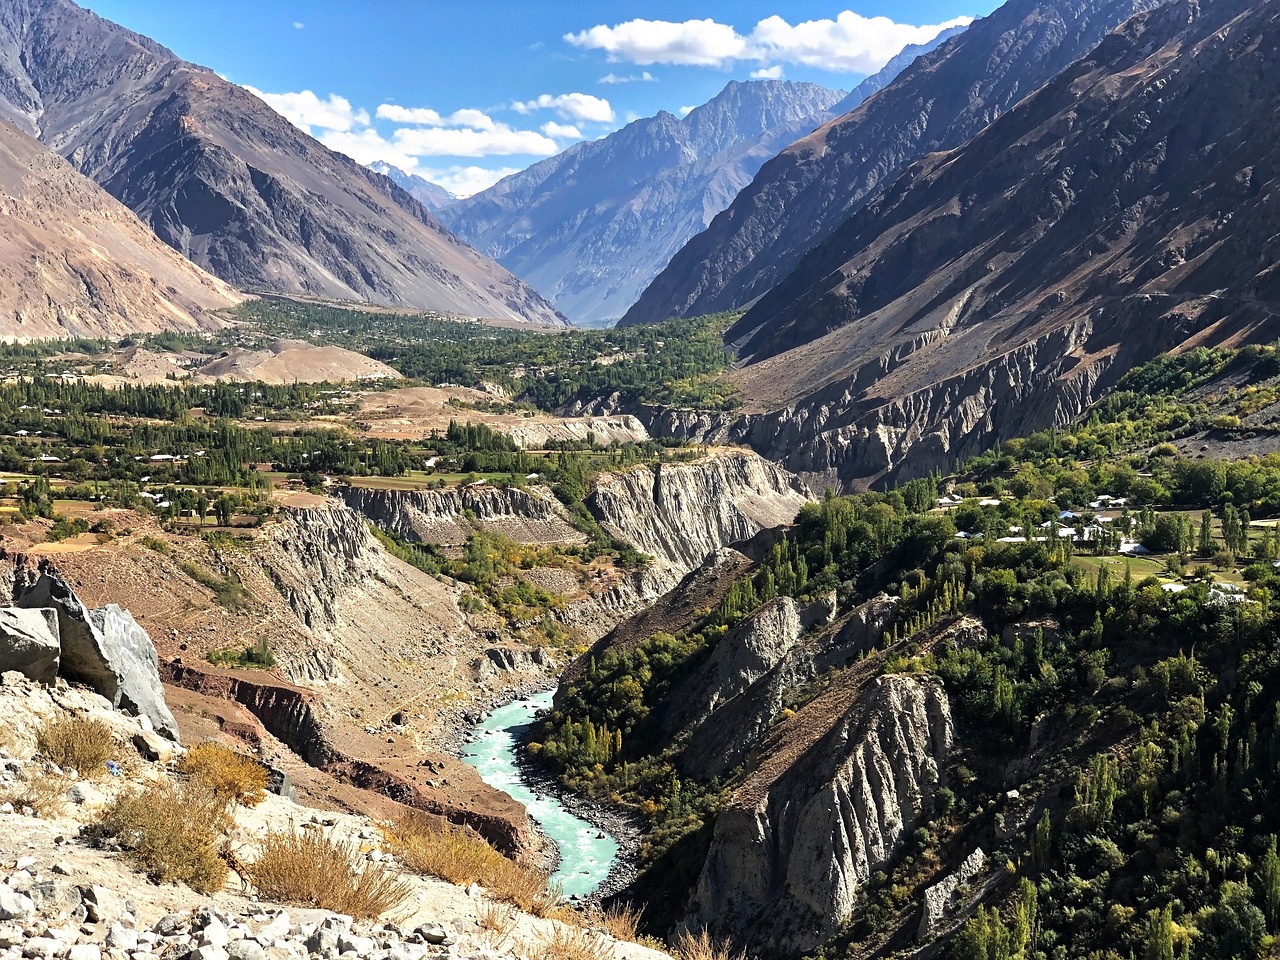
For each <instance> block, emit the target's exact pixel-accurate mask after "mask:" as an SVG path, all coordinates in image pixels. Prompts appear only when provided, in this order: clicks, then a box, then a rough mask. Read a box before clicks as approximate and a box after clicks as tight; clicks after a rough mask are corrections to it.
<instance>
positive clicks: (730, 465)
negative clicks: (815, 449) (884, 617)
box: [587, 451, 809, 595]
mask: <svg viewBox="0 0 1280 960" xmlns="http://www.w3.org/2000/svg"><path fill="white" fill-rule="evenodd" d="M808 502H809V495H808V489H807V488H806V487H805V486H804V485H803V484H802V483H800V482H799V481H798V480H797V479H796V478H795V477H794V476H792V475H791V474H789V473H788V472H787V471H786V470H783V469H780V468H779V467H777V466H776V465H775V464H772V463H769V462H768V461H767V460H764V459H762V458H761V457H758V456H756V455H755V454H752V453H747V452H737V451H735V452H731V453H719V454H713V455H711V456H709V457H707V458H706V459H704V460H700V461H695V462H691V463H664V464H661V465H659V466H658V467H657V468H656V469H651V468H649V467H636V468H634V469H631V470H625V471H623V472H621V473H617V474H602V475H601V476H600V478H599V480H598V482H597V485H596V489H595V490H594V491H593V492H592V493H591V495H590V496H589V497H588V498H587V507H588V508H589V509H590V510H591V512H592V514H593V515H594V516H595V517H596V519H597V520H599V521H600V523H601V525H602V526H604V528H605V529H606V530H608V531H609V532H610V533H611V534H613V535H614V536H615V537H617V538H618V539H620V540H623V541H625V542H626V543H629V544H631V545H632V546H634V547H635V548H636V549H637V550H639V551H640V552H642V553H646V554H648V555H649V556H651V557H653V558H655V560H656V563H654V564H652V565H651V566H650V568H649V569H648V570H647V571H646V576H647V578H648V579H649V581H650V584H651V586H652V588H653V590H654V591H656V592H655V594H654V595H657V594H660V593H664V592H666V590H669V589H671V588H672V587H673V586H675V585H676V584H677V583H679V582H680V580H681V579H682V578H683V577H684V576H685V575H686V574H688V573H690V572H692V571H693V570H695V569H697V568H698V567H699V566H701V565H702V562H703V561H704V560H705V559H706V558H707V557H708V556H710V555H711V554H712V553H714V552H715V551H716V550H718V549H720V548H721V547H727V546H732V545H734V544H737V543H743V542H745V541H747V540H750V539H751V538H752V537H754V536H755V535H756V534H758V533H759V532H760V531H761V530H765V529H769V528H771V527H779V526H784V525H786V524H789V523H791V522H792V521H793V520H794V519H795V516H796V514H797V513H798V512H799V511H800V508H801V507H803V506H804V505H805V504H806V503H808Z"/></svg>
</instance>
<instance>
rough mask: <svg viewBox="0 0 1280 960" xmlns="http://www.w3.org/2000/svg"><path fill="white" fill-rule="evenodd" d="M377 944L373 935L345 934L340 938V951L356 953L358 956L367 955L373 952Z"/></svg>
mask: <svg viewBox="0 0 1280 960" xmlns="http://www.w3.org/2000/svg"><path fill="white" fill-rule="evenodd" d="M376 947H377V944H376V943H374V940H373V938H372V937H358V936H355V935H354V934H350V933H348V934H344V935H343V936H341V937H339V938H338V952H339V953H340V954H341V953H354V954H355V955H356V956H358V957H366V956H368V955H369V954H371V953H373V951H374V949H375V948H376Z"/></svg>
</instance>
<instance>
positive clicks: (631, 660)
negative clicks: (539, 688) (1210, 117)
mask: <svg viewBox="0 0 1280 960" xmlns="http://www.w3.org/2000/svg"><path fill="white" fill-rule="evenodd" d="M1220 25H1221V24H1220V23H1219V26H1220ZM1208 29H1212V28H1211V27H1209V28H1208ZM1230 32H1232V33H1236V34H1237V35H1243V34H1244V33H1245V31H1237V30H1234V29H1233V30H1231V31H1230ZM1278 355H1280V354H1278V348H1277V347H1276V346H1275V345H1270V346H1257V345H1250V346H1248V347H1245V348H1242V349H1239V350H1227V349H1219V350H1194V351H1190V352H1189V353H1187V354H1184V355H1180V356H1170V357H1163V358H1161V359H1160V360H1158V361H1154V362H1152V363H1150V364H1148V365H1145V366H1144V367H1142V368H1139V369H1138V370H1137V371H1135V372H1134V373H1132V374H1130V375H1129V376H1128V377H1127V378H1126V380H1125V381H1124V382H1123V383H1122V385H1121V389H1120V390H1118V391H1117V392H1115V393H1113V394H1112V395H1111V396H1109V397H1108V398H1107V400H1106V401H1104V402H1103V403H1101V404H1099V405H1098V406H1097V407H1096V408H1095V409H1094V410H1093V411H1092V416H1091V417H1090V419H1089V421H1088V422H1087V423H1082V424H1080V425H1078V426H1076V427H1074V428H1065V429H1064V428H1059V429H1054V430H1045V431H1042V432H1040V433H1036V434H1033V435H1030V436H1027V437H1020V438H1017V439H1015V440H1012V441H1010V442H1009V443H1008V444H1007V445H1005V446H1004V447H1003V448H1002V449H998V450H992V451H990V452H988V453H987V454H985V455H983V456H982V457H979V458H975V459H974V460H972V461H970V462H968V463H967V464H965V466H964V467H963V468H962V469H961V470H959V471H957V472H956V473H954V474H951V475H949V476H946V477H930V478H927V479H918V480H912V481H908V482H906V483H904V484H902V485H900V486H897V487H894V488H892V489H890V490H888V491H885V492H883V493H881V492H872V493H866V494H858V495H854V496H849V497H831V498H827V499H824V500H823V501H822V502H820V503H816V504H810V505H807V506H805V507H804V508H802V510H801V511H800V514H799V516H798V517H797V520H796V522H795V524H794V525H793V526H792V527H791V528H790V529H788V530H786V531H785V532H784V535H783V536H782V537H781V538H780V539H779V540H777V541H775V543H774V544H773V546H772V548H771V549H768V550H766V551H765V552H764V554H763V556H762V557H761V558H760V559H759V560H758V562H756V563H755V564H753V565H748V564H745V558H740V560H742V561H743V562H740V563H739V564H738V565H737V566H736V567H731V566H729V565H725V566H722V567H720V568H719V571H720V572H719V574H718V576H716V577H715V578H714V579H712V578H703V579H702V580H701V581H694V580H692V579H690V580H689V581H686V582H684V583H682V584H681V585H679V586H678V587H676V588H675V589H674V590H673V591H671V593H669V594H668V595H667V596H666V597H665V598H664V599H663V600H662V601H661V602H660V603H659V604H658V605H656V606H655V608H654V609H653V610H652V611H650V612H647V613H646V614H645V615H644V616H642V617H638V618H636V619H635V620H634V621H632V622H631V623H624V624H623V625H622V626H620V627H619V629H618V630H616V631H614V632H613V633H611V634H608V635H606V636H605V637H604V638H602V640H601V641H600V642H599V643H597V644H596V645H595V646H594V647H592V649H591V650H590V651H589V652H588V653H587V654H585V655H584V656H583V657H582V658H580V659H579V660H578V662H577V663H576V664H575V665H574V666H573V667H572V668H570V669H569V670H568V671H566V674H565V677H564V680H563V681H562V684H561V688H560V690H559V692H558V694H557V697H556V701H555V709H554V710H553V711H552V712H551V713H550V714H549V715H548V716H547V717H546V718H544V720H543V722H542V723H541V724H540V725H539V726H538V727H537V728H536V729H535V730H534V731H533V733H532V742H531V743H530V747H529V749H530V752H531V754H532V755H533V756H535V757H538V758H540V760H541V762H542V763H544V764H546V765H547V767H548V768H549V769H551V770H553V771H555V772H556V773H557V774H558V775H559V776H560V777H561V781H562V782H563V783H564V784H566V785H568V786H571V787H573V788H574V789H577V790H581V791H584V792H586V793H588V794H590V795H593V796H596V797H599V798H602V799H607V800H609V802H613V803H619V804H621V805H623V806H624V807H625V808H626V809H628V810H630V811H632V812H634V813H636V814H637V815H638V816H640V817H642V818H643V822H644V824H645V837H644V840H643V843H642V846H641V851H642V853H641V856H642V865H643V869H642V872H641V874H640V877H639V878H638V880H637V882H636V884H635V885H634V886H633V888H632V891H631V892H632V894H633V896H634V897H635V898H636V899H637V900H638V901H639V902H641V903H643V904H645V906H646V919H647V920H648V922H649V923H650V925H651V927H652V929H654V930H659V931H665V930H668V929H671V928H672V927H675V928H683V929H694V930H697V929H703V928H709V929H710V930H711V931H712V933H713V934H714V935H719V936H723V937H725V938H727V939H728V940H729V941H731V942H732V943H733V944H734V945H735V946H737V947H741V948H745V950H746V951H747V955H749V956H753V957H768V958H777V957H807V958H814V957H846V958H867V960H870V958H887V957H899V958H901V957H918V958H921V960H924V958H950V960H990V958H992V957H1008V958H1013V957H1022V958H1025V960H1049V958H1054V957H1076V956H1080V957H1095V958H1107V960H1117V958H1122V957H1127V956H1133V957H1161V956H1163V957H1177V956H1184V957H1189V958H1196V960H1209V958H1218V957H1238V958H1245V957H1248V958H1261V957H1266V956H1269V955H1270V951H1271V950H1272V945H1273V944H1274V942H1275V941H1274V936H1275V934H1274V933H1272V931H1275V930H1277V929H1278V927H1277V923H1278V922H1280V913H1278V912H1277V909H1276V904H1277V903H1280V859H1278V858H1277V855H1276V853H1275V846H1274V843H1275V841H1274V835H1275V833H1276V832H1277V831H1280V819H1277V817H1276V813H1275V810H1276V807H1275V799H1276V797H1275V788H1274V784H1275V776H1274V771H1275V765H1276V762H1277V756H1280V754H1278V753H1277V749H1278V748H1280V741H1278V740H1277V728H1276V723H1275V717H1274V714H1275V706H1276V702H1275V697H1274V696H1273V695H1272V693H1271V691H1273V690H1274V689H1275V684H1276V682H1277V679H1280V678H1278V677H1277V660H1276V657H1275V655H1274V653H1273V650H1274V646H1275V642H1276V636H1277V630H1278V629H1280V623H1278V621H1277V620H1276V615H1275V612H1274V610H1273V607H1272V598H1273V596H1274V590H1275V589H1276V588H1277V586H1280V575H1278V574H1277V564H1280V527H1278V526H1277V515H1280V457H1278V456H1277V455H1276V452H1275V451H1276V450H1277V444H1276V437H1277V428H1276V418H1277V396H1278V395H1280V394H1278V393H1277V390H1278V387H1277V384H1278V383H1280V365H1278V364H1277V357H1278ZM1206 451H1209V452H1207V453H1206ZM1250 454H1251V455H1250ZM1219 455H1221V456H1223V457H1224V459H1215V457H1216V456H1219ZM744 567H745V569H744ZM704 570H706V568H704ZM707 572H710V571H707ZM726 579H727V581H728V582H725V581H726ZM709 580H710V582H709ZM709 588H710V589H709ZM683 611H694V612H692V613H685V612H683ZM654 614H659V615H665V616H666V617H667V618H668V619H666V620H665V621H658V622H654V621H653V619H652V617H653V615H654ZM636 627H639V628H640V629H638V630H637V629H636ZM664 631H669V632H664ZM1224 850H1230V851H1232V852H1231V853H1230V854H1225V855H1224V853H1223V851H1224ZM1226 860H1229V865H1228V864H1227V863H1225V862H1224V861H1226ZM1211 865H1212V866H1211ZM1162 951H1163V952H1162Z"/></svg>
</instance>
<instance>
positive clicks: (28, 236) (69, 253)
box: [0, 121, 243, 340]
mask: <svg viewBox="0 0 1280 960" xmlns="http://www.w3.org/2000/svg"><path fill="white" fill-rule="evenodd" d="M242 299H243V297H242V296H241V295H240V294H238V293H237V292H236V291H235V290H233V289H232V288H231V287H229V286H228V285H227V284H225V283H223V282H222V281H220V280H217V279H215V278H214V277H211V276H209V275H208V274H207V273H205V272H204V271H203V270H201V269H200V268H199V267H197V266H195V265H194V264H192V263H191V262H189V261H188V260H185V259H184V258H183V257H182V256H180V255H179V254H177V253H175V252H174V251H173V250H171V249H170V248H169V247H167V246H165V245H164V244H163V243H161V242H160V241H159V240H157V239H156V237H155V235H154V234H152V232H151V231H150V230H148V229H147V227H146V226H145V225H144V224H143V223H141V222H140V221H139V220H138V218H137V217H135V216H134V215H133V214H132V213H131V212H130V211H129V210H128V209H127V208H126V207H124V206H123V205H121V204H120V202H119V201H117V200H116V199H115V198H114V197H112V196H111V195H110V194H108V193H107V192H106V191H104V190H103V189H102V188H101V187H99V186H98V185H97V184H96V183H94V182H93V181H92V180H88V179H86V178H85V177H83V176H81V175H80V174H79V173H77V172H76V171H75V169H74V168H73V167H72V166H71V165H70V164H68V163H67V162H66V161H65V160H63V159H62V158H61V157H59V156H58V155H57V154H56V153H54V152H53V151H51V150H49V149H47V148H46V147H43V146H41V145H40V144H39V143H38V142H36V141H35V140H33V139H31V138H30V137H28V136H27V135H26V134H24V133H22V132H21V131H20V130H18V129H17V128H16V127H14V126H13V125H12V124H10V123H6V122H3V121H0V303H3V304H4V307H3V310H0V337H4V338H6V339H23V340H26V339H37V338H46V337H119V336H122V335H124V334H127V333H145V332H155V331H160V330H195V329H200V328H210V327H216V326H218V325H220V323H221V321H219V320H218V319H217V318H216V317H215V316H214V311H216V310H220V309H223V308H226V307H230V306H234V305H235V304H237V303H239V302H240V301H241V300H242Z"/></svg>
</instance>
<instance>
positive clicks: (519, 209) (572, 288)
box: [439, 80, 844, 325]
mask: <svg viewBox="0 0 1280 960" xmlns="http://www.w3.org/2000/svg"><path fill="white" fill-rule="evenodd" d="M843 96H844V92H843V91H834V90H827V89H825V88H823V87H820V86H817V85H816V84H810V83H793V82H790V81H784V80H762V81H753V82H749V83H738V82H736V81H735V82H731V83H730V84H729V85H728V86H727V87H725V89H724V90H723V91H722V92H721V93H720V94H718V95H717V96H716V97H715V98H713V99H712V100H710V101H709V102H708V103H706V104H704V105H702V106H700V107H698V108H697V109H695V110H693V111H692V112H691V113H689V115H688V116H686V117H683V118H680V117H676V116H674V115H672V114H670V113H666V112H665V111H664V112H662V113H659V114H658V115H657V116H656V117H651V118H648V119H644V120H636V121H634V122H632V123H630V124H628V125H627V126H626V127H624V128H623V129H621V130H619V131H617V132H615V133H612V134H610V135H609V136H607V137H605V138H603V139H602V140H596V141H584V142H582V143H578V144H575V145H574V146H572V147H570V148H569V149H568V150H566V151H565V152H564V153H561V154H559V155H558V156H555V157H552V158H550V159H548V160H543V161H540V162H539V163H536V164H534V165H533V166H532V167H530V168H529V169H528V170H525V171H523V172H521V173H517V174H513V175H512V176H510V177H507V178H506V179H505V180H503V181H501V182H500V183H498V184H497V185H496V186H493V187H490V188H489V189H488V190H485V191H483V192H481V193H479V194H477V195H476V196H474V197H469V198H467V199H465V200H460V201H458V202H457V203H455V204H452V205H451V206H449V207H447V208H445V209H442V210H440V211H439V216H440V218H441V219H442V220H443V221H444V223H445V224H446V225H447V226H448V227H449V228H450V229H452V230H453V231H455V232H456V233H457V234H458V235H459V236H461V237H462V238H463V239H465V240H467V241H468V242H470V243H472V244H473V245H474V246H475V247H476V248H477V249H479V250H480V251H482V252H483V253H485V254H487V255H489V256H491V257H493V258H494V259H496V260H497V261H498V262H499V263H501V264H503V265H504V266H505V267H507V269H509V270H511V271H512V272H513V273H515V274H516V276H519V277H522V278H523V279H525V280H527V281H528V282H529V283H532V284H533V285H534V286H536V287H537V288H538V289H539V290H541V291H543V292H544V293H545V294H546V295H547V296H548V297H550V299H551V300H552V302H554V303H555V305H556V306H557V308H559V309H560V310H561V311H562V312H563V313H564V314H565V315H566V316H568V317H569V318H570V319H571V320H573V321H574V322H575V323H587V324H590V325H599V324H601V323H604V322H606V321H609V320H613V319H616V318H617V317H620V316H621V315H622V314H623V312H624V311H625V310H626V309H627V307H629V306H630V305H631V304H632V303H633V302H634V301H635V299H636V297H638V296H639V294H640V292H641V290H643V289H644V287H645V286H646V285H647V284H648V282H649V281H650V280H651V279H652V278H653V277H654V276H656V275H657V273H658V271H659V270H661V269H662V267H663V266H664V265H665V264H666V263H667V261H668V260H669V259H670V258H671V256H672V254H674V253H675V252H676V251H677V250H678V249H679V248H680V247H681V245H683V243H684V242H685V241H686V240H687V239H689V237H691V236H693V235H694V234H696V233H697V232H699V231H700V230H702V229H703V228H704V227H705V226H706V225H707V223H709V222H710V220H711V218H712V217H713V216H715V215H716V214H717V213H718V212H719V211H720V210H723V209H724V208H725V207H726V206H728V204H729V202H730V201H731V200H732V199H733V197H734V196H735V195H736V194H737V192H738V191H739V190H740V189H741V188H742V187H743V186H745V185H746V184H747V183H748V182H749V181H750V179H751V177H752V175H753V174H754V173H755V172H756V170H758V169H759V167H760V165H761V164H762V163H764V161H765V160H767V159H768V158H769V157H771V156H773V155H774V154H775V153H776V152H777V151H778V150H780V149H781V148H782V147H784V146H786V145H787V144H788V143H790V142H792V141H793V140H794V139H795V138H796V137H797V136H800V135H802V134H805V133H808V132H809V131H810V130H812V129H813V128H814V127H815V126H817V125H818V124H819V123H821V122H822V121H823V120H825V119H826V118H827V117H828V116H829V114H828V112H827V111H828V110H829V108H830V107H831V106H832V105H834V104H835V103H836V102H837V101H839V100H840V99H841V98H842V97H843Z"/></svg>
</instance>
